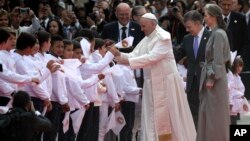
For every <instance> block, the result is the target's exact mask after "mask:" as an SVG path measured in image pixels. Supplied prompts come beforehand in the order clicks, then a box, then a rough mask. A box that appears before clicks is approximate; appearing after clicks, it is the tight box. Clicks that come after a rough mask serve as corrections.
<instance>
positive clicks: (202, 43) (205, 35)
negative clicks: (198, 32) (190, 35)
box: [196, 29, 209, 60]
mask: <svg viewBox="0 0 250 141" xmlns="http://www.w3.org/2000/svg"><path fill="white" fill-rule="evenodd" d="M208 38H209V31H207V29H204V32H203V34H202V37H201V41H200V45H199V49H198V53H197V58H196V60H199V58H200V57H201V55H204V53H203V52H204V50H205V48H206V43H207V40H208Z"/></svg>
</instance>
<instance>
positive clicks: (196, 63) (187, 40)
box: [175, 29, 210, 92]
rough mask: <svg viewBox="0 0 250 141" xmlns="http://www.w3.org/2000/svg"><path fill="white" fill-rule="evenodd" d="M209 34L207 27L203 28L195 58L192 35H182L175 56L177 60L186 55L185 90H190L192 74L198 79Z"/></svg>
mask: <svg viewBox="0 0 250 141" xmlns="http://www.w3.org/2000/svg"><path fill="white" fill-rule="evenodd" d="M209 34H210V32H209V31H208V30H207V29H204V32H203V35H202V38H201V41H200V45H199V50H198V53H197V58H195V56H194V50H193V41H194V36H192V35H191V34H188V35H186V36H184V38H183V43H182V46H181V47H180V48H179V49H178V51H177V53H176V56H175V57H176V60H177V62H178V61H179V60H180V59H182V58H183V57H185V56H187V60H188V69H187V86H186V91H187V92H189V91H190V90H191V86H192V84H193V79H194V76H196V77H197V78H198V80H200V74H201V66H200V62H204V61H205V48H206V44H207V40H208V38H209ZM198 82H199V81H198Z"/></svg>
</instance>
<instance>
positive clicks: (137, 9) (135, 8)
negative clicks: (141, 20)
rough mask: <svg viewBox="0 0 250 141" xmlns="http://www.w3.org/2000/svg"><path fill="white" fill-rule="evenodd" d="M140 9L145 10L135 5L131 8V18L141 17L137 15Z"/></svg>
mask: <svg viewBox="0 0 250 141" xmlns="http://www.w3.org/2000/svg"><path fill="white" fill-rule="evenodd" d="M140 9H145V10H146V8H145V7H144V6H142V5H136V6H135V7H133V9H132V17H133V16H142V15H138V11H139V10H140Z"/></svg>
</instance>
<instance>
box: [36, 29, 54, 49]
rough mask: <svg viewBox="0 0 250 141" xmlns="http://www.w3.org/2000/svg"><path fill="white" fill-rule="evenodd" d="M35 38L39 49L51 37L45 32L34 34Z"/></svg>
mask: <svg viewBox="0 0 250 141" xmlns="http://www.w3.org/2000/svg"><path fill="white" fill-rule="evenodd" d="M36 36H37V39H38V42H39V45H40V47H42V45H43V43H44V42H48V41H49V39H50V37H51V35H50V33H49V32H46V31H39V32H38V33H37V34H36Z"/></svg>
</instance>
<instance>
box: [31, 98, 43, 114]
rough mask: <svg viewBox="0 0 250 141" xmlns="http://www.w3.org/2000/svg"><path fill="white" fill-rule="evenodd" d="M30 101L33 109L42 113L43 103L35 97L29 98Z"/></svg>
mask: <svg viewBox="0 0 250 141" xmlns="http://www.w3.org/2000/svg"><path fill="white" fill-rule="evenodd" d="M31 100H32V102H33V105H34V108H35V109H36V110H37V111H39V112H40V113H42V112H43V108H44V101H43V100H41V99H40V98H36V97H31Z"/></svg>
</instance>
